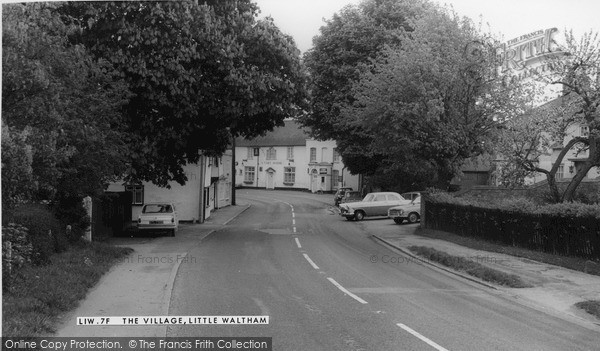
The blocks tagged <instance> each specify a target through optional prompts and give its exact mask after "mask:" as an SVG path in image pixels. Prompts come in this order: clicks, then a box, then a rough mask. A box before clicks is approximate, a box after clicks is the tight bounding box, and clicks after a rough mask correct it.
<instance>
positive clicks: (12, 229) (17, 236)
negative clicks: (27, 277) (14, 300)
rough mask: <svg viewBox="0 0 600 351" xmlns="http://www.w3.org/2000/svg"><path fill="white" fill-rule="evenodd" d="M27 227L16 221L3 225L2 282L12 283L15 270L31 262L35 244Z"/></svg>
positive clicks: (5, 283)
mask: <svg viewBox="0 0 600 351" xmlns="http://www.w3.org/2000/svg"><path fill="white" fill-rule="evenodd" d="M27 231H28V230H27V228H25V227H23V226H21V225H18V224H16V223H8V225H7V226H6V227H5V226H2V283H3V286H4V287H6V286H8V285H10V282H11V280H12V277H13V275H14V274H15V271H16V270H17V269H19V268H21V267H22V266H23V265H24V264H26V263H28V262H31V257H32V255H33V246H32V245H31V242H30V241H29V237H28V233H27Z"/></svg>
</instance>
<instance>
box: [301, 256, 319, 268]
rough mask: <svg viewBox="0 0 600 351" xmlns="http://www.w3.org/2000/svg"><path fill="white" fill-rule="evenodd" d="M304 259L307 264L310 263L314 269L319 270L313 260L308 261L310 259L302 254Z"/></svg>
mask: <svg viewBox="0 0 600 351" xmlns="http://www.w3.org/2000/svg"><path fill="white" fill-rule="evenodd" d="M303 255H304V258H306V260H307V261H308V263H310V265H311V266H313V268H314V269H316V270H319V266H317V265H316V264H315V263H314V262H313V260H311V259H310V257H308V255H307V254H303Z"/></svg>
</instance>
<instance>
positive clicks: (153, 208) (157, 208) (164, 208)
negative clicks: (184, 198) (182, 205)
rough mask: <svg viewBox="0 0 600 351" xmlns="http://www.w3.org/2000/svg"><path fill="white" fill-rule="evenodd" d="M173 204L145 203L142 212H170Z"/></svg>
mask: <svg viewBox="0 0 600 351" xmlns="http://www.w3.org/2000/svg"><path fill="white" fill-rule="evenodd" d="M172 212H173V206H171V205H162V204H160V205H146V206H144V209H143V210H142V213H172Z"/></svg>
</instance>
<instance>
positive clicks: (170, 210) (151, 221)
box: [138, 203, 179, 236]
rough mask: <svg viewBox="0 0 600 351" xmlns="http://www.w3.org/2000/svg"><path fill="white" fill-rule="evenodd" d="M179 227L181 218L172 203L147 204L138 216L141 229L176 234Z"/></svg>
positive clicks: (170, 234) (139, 228)
mask: <svg viewBox="0 0 600 351" xmlns="http://www.w3.org/2000/svg"><path fill="white" fill-rule="evenodd" d="M178 229H179V219H178V218H177V211H176V210H175V205H173V204H172V203H151V204H146V205H144V207H143V208H142V213H141V214H140V215H139V217H138V230H140V231H146V232H149V231H157V232H158V231H166V232H167V233H168V234H169V236H175V232H176V231H177V230H178Z"/></svg>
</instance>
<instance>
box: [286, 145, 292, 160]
mask: <svg viewBox="0 0 600 351" xmlns="http://www.w3.org/2000/svg"><path fill="white" fill-rule="evenodd" d="M287 159H288V160H290V161H293V160H294V147H293V146H288V148H287Z"/></svg>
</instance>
